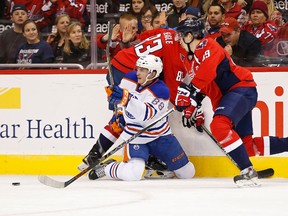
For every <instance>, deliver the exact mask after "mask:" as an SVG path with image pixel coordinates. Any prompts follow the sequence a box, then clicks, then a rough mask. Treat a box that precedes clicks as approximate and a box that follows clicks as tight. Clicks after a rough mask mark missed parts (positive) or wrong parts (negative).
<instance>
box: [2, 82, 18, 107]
mask: <svg viewBox="0 0 288 216" xmlns="http://www.w3.org/2000/svg"><path fill="white" fill-rule="evenodd" d="M20 99H21V98H20V88H1V87H0V109H19V108H20V107H21V100H20Z"/></svg>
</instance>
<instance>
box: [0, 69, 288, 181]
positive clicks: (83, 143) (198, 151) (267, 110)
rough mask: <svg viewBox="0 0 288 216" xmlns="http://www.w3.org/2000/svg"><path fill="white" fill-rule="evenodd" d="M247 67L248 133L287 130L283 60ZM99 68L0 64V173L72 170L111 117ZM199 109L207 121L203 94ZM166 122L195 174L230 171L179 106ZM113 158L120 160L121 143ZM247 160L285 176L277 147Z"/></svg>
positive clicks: (230, 166) (218, 174)
mask: <svg viewBox="0 0 288 216" xmlns="http://www.w3.org/2000/svg"><path fill="white" fill-rule="evenodd" d="M251 69H252V68H251ZM252 71H253V76H254V78H255V80H256V82H257V84H258V93H259V97H258V103H257V105H256V108H255V109H254V110H253V121H254V122H253V123H254V133H255V136H263V135H272V136H276V135H277V136H280V137H283V136H284V137H285V136H288V132H287V126H286V125H288V124H287V123H288V122H287V121H288V119H287V112H288V109H287V105H288V90H287V89H288V88H287V87H288V86H287V83H288V68H253V69H252ZM80 72H81V73H80ZM103 72H105V71H103V70H101V71H96V70H94V71H93V70H81V71H79V70H78V71H76V70H47V71H43V70H41V71H37V70H31V71H29V70H28V71H20V70H14V71H1V72H0V76H1V78H0V174H40V173H41V174H55V175H70V174H75V173H77V172H78V171H77V169H76V167H77V165H78V164H79V163H80V162H81V159H82V158H83V156H84V155H85V154H86V153H87V152H88V151H89V150H90V148H91V146H92V145H93V144H94V142H95V140H96V139H97V137H98V134H99V133H100V132H101V130H102V128H103V126H104V125H105V124H106V123H107V122H108V121H109V119H110V118H111V113H110V111H108V109H107V102H106V93H105V91H104V86H105V85H106V80H105V74H104V73H103ZM204 111H205V117H206V122H205V125H206V126H207V127H208V128H209V122H210V121H211V118H212V111H211V105H210V102H209V99H205V100H204ZM170 122H171V127H172V130H173V132H174V133H175V135H176V136H177V138H178V139H179V140H180V142H181V144H182V146H183V148H184V150H185V151H186V152H187V154H188V155H189V158H190V160H191V161H192V162H193V163H194V165H195V167H196V175H197V176H200V177H202V176H203V177H204V176H205V177H225V176H232V175H234V174H235V173H238V170H237V168H236V167H235V166H234V165H233V164H232V163H231V162H230V161H229V159H227V157H226V156H225V155H224V154H223V153H222V152H221V150H219V148H218V147H217V146H216V145H215V143H213V141H212V140H211V139H210V138H209V137H208V136H207V135H206V134H199V133H198V132H197V131H196V130H195V129H194V128H190V129H187V128H183V127H182V123H181V114H180V113H177V112H175V113H174V114H173V115H171V117H170ZM115 158H116V159H119V160H121V151H119V152H118V153H117V154H116V155H115ZM251 160H252V162H253V163H254V165H255V167H256V169H263V168H267V167H273V168H274V169H275V171H276V173H275V176H277V177H288V172H287V170H288V165H287V164H288V160H287V155H286V154H285V153H284V154H281V155H277V156H273V157H272V156H270V157H253V158H251Z"/></svg>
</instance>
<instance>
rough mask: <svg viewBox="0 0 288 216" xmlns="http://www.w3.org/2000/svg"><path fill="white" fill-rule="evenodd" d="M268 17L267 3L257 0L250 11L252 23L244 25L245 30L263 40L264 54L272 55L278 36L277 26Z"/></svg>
mask: <svg viewBox="0 0 288 216" xmlns="http://www.w3.org/2000/svg"><path fill="white" fill-rule="evenodd" d="M268 17H269V15H268V8H267V5H266V3H265V2H263V1H259V0H258V1H255V2H254V3H253V4H252V6H251V8H250V11H249V20H250V22H251V23H248V24H246V25H244V26H243V27H242V29H243V30H246V31H248V32H250V33H251V34H253V35H254V36H256V37H257V38H258V39H259V40H260V41H261V45H262V54H263V55H265V56H269V55H270V52H271V48H272V47H273V43H274V40H275V38H276V37H277V27H276V25H275V24H274V23H273V22H272V21H270V20H268Z"/></svg>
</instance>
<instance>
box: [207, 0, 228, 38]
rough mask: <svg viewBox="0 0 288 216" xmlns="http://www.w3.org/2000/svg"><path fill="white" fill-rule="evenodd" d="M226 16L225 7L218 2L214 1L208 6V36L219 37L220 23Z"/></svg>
mask: <svg viewBox="0 0 288 216" xmlns="http://www.w3.org/2000/svg"><path fill="white" fill-rule="evenodd" d="M224 17H225V9H224V8H223V7H222V6H221V5H220V4H218V3H213V4H211V5H210V6H209V8H208V14H207V21H206V25H205V29H206V36H205V37H211V38H213V39H215V38H217V37H219V36H220V35H221V34H220V32H219V29H220V25H221V23H222V22H223V19H224Z"/></svg>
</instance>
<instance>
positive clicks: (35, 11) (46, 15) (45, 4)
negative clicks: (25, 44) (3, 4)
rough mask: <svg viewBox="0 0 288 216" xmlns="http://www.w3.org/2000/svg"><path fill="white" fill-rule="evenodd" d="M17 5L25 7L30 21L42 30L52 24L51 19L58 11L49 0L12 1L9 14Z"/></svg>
mask: <svg viewBox="0 0 288 216" xmlns="http://www.w3.org/2000/svg"><path fill="white" fill-rule="evenodd" d="M15 4H22V5H25V7H26V9H27V11H28V17H29V19H31V20H33V21H34V22H35V23H36V24H37V26H38V28H39V29H40V30H41V29H42V28H44V27H46V26H47V25H51V24H52V19H51V17H53V15H54V14H55V13H56V10H57V6H56V4H52V3H51V2H50V1H49V0H42V1H40V0H12V1H10V4H9V5H8V11H9V14H11V12H12V9H13V7H14V5H15Z"/></svg>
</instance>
